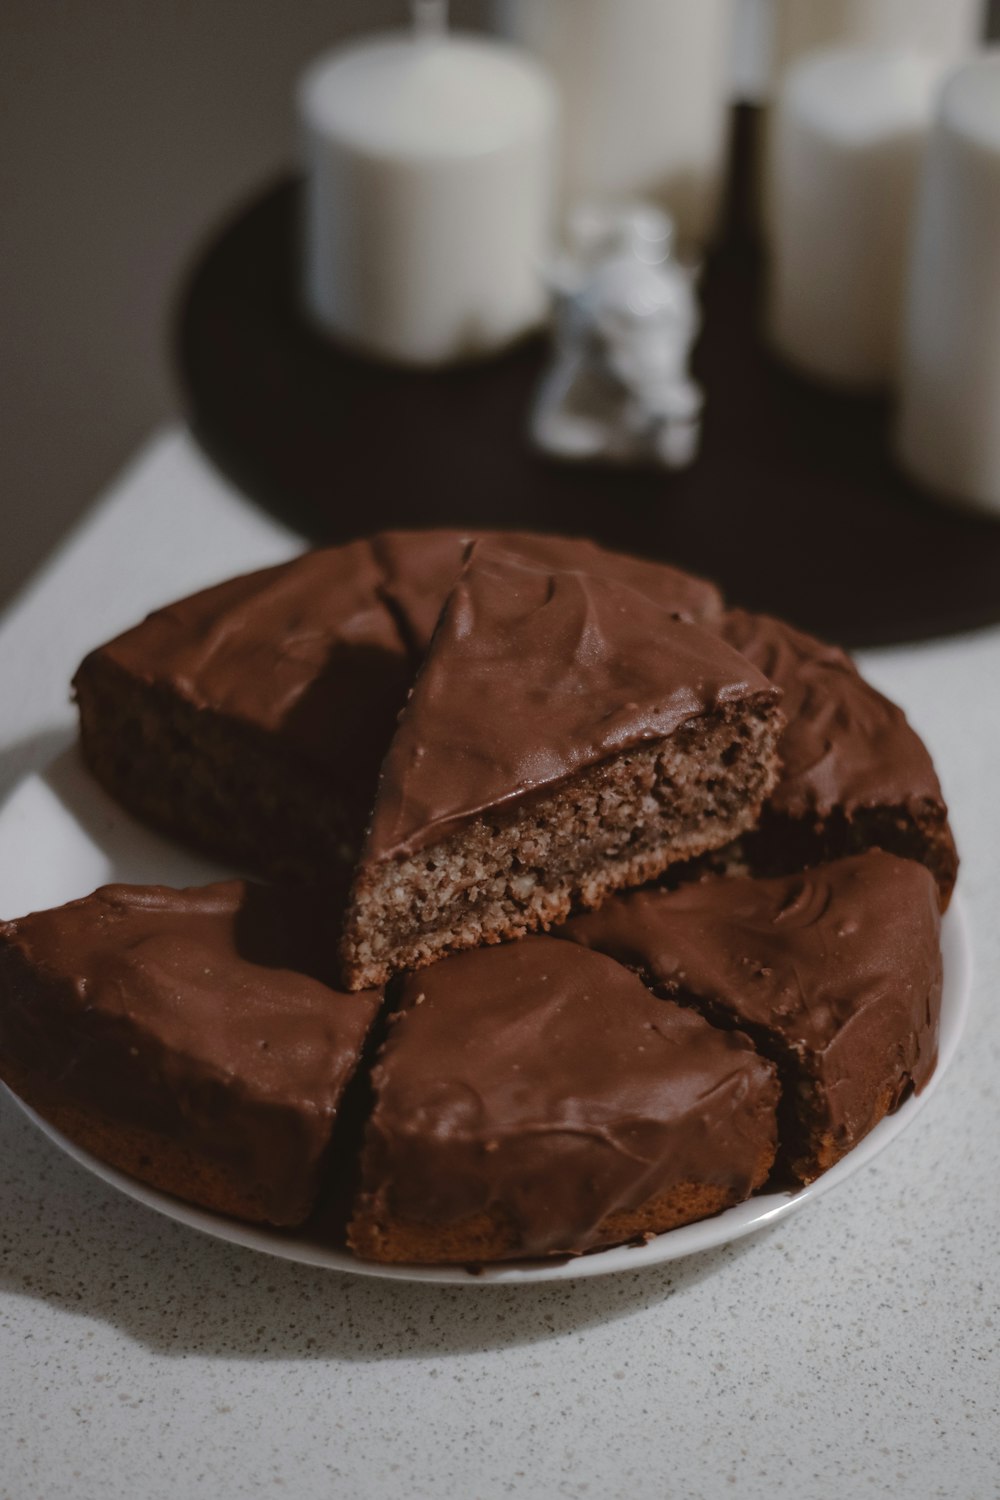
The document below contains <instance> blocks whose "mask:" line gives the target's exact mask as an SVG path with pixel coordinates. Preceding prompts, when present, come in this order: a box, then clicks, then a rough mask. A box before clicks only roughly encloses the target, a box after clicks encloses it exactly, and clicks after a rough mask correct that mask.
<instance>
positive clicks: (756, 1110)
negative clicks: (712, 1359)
mask: <svg viewBox="0 0 1000 1500" xmlns="http://www.w3.org/2000/svg"><path fill="white" fill-rule="evenodd" d="M372 1087H373V1094H374V1105H373V1109H372V1113H371V1115H370V1117H369V1120H368V1125H367V1128H366V1135H365V1141H364V1146H363V1152H362V1174H361V1192H360V1195H359V1198H358V1201H357V1204H356V1207H355V1210H354V1214H353V1218H352V1221H351V1224H350V1228H349V1232H348V1238H349V1242H350V1244H351V1247H352V1248H353V1249H354V1250H355V1252H356V1253H357V1254H358V1255H360V1256H362V1257H364V1258H366V1259H370V1260H378V1261H403V1262H421V1261H424V1262H430V1263H435V1264H441V1263H447V1262H458V1263H469V1262H476V1261H490V1260H504V1259H510V1258H518V1257H532V1256H544V1255H552V1254H574V1253H579V1252H581V1251H585V1250H593V1249H597V1248H599V1247H601V1246H608V1245H613V1244H620V1243H623V1242H625V1241H628V1240H633V1239H638V1238H648V1237H649V1236H651V1235H654V1234H659V1233H661V1232H662V1231H664V1230H668V1229H673V1228H675V1227H677V1226H678V1225H680V1224H686V1223H688V1222H690V1221H692V1220H695V1219H701V1218H705V1217H706V1216H708V1215H709V1214H714V1213H717V1212H718V1211H719V1210H720V1209H723V1208H727V1207H729V1206H730V1205H731V1204H734V1203H739V1202H742V1201H743V1199H745V1198H746V1197H748V1196H749V1194H750V1193H751V1192H753V1190H754V1189H755V1188H757V1187H759V1186H760V1185H761V1183H762V1182H763V1181H764V1180H765V1178H766V1177H767V1174H768V1171H769V1169H770V1166H771V1162H772V1160H773V1157H774V1150H775V1138H776V1128H775V1108H776V1103H777V1097H778V1089H777V1085H776V1082H775V1077H774V1070H773V1068H772V1066H771V1065H770V1064H769V1063H767V1062H766V1061H764V1060H763V1059H762V1058H761V1057H759V1056H758V1055H757V1054H756V1053H755V1052H754V1050H753V1048H752V1047H751V1045H750V1043H749V1042H748V1041H747V1039H746V1038H745V1037H741V1036H740V1035H739V1034H738V1033H736V1032H734V1031H731V1030H729V1031H720V1030H716V1029H715V1028H713V1027H712V1026H710V1025H708V1024H707V1023H706V1022H705V1021H703V1020H702V1019H701V1017H700V1016H697V1015H695V1014H694V1013H693V1012H692V1011H685V1010H683V1009H681V1007H679V1006H677V1005H673V1004H671V1003H670V1002H668V1001H663V1000H658V999H656V998H655V997H654V996H653V995H651V994H650V993H649V991H648V990H647V989H646V988H645V987H644V986H643V985H642V984H641V983H640V982H639V981H638V980H637V979H636V978H635V976H634V975H632V974H630V973H628V971H627V970H626V969H624V968H622V967H621V966H620V965H619V964H616V963H614V962H612V961H611V960H610V959H608V958H604V957H602V956H601V955H599V954H596V953H588V952H587V951H586V950H585V949H583V948H578V947H575V946H574V945H573V944H571V943H565V942H560V941H558V940H557V939H556V938H551V937H531V938H525V939H524V940H523V941H522V942H520V943H510V944H505V945H503V946H501V947H498V948H489V949H484V950H481V951H479V952H476V953H462V954H459V955H457V956H456V957H454V958H449V959H446V960H445V961H444V962H443V963H440V964H435V965H434V966H433V967H432V968H430V969H427V970H425V971H424V972H422V973H420V974H416V975H408V976H407V978H406V980H405V981H404V982H403V986H402V995H401V1009H400V1010H399V1011H398V1012H397V1013H396V1014H395V1015H393V1016H392V1017H391V1018H390V1022H389V1030H388V1037H387V1040H386V1041H385V1043H384V1044H383V1047H382V1050H381V1052H380V1054H379V1057H378V1059H377V1061H376V1064H375V1067H374V1068H373V1070H372Z"/></svg>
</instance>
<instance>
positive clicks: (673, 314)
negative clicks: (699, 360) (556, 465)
mask: <svg viewBox="0 0 1000 1500" xmlns="http://www.w3.org/2000/svg"><path fill="white" fill-rule="evenodd" d="M696 279H697V272H696V271H695V270H693V269H692V268H690V267H688V266H685V265H683V264H681V262H680V261H678V260H677V259H675V258H674V255H673V224H672V222H671V220H670V218H669V216H668V215H667V214H666V213H664V212H663V211H662V210H660V209H658V208H654V207H652V206H647V205H644V204H640V205H634V206H628V207H608V208H603V207H600V206H588V207H586V208H582V209H580V210H578V212H577V213H576V214H575V215H574V216H573V219H572V221H571V224H570V245H569V249H568V251H567V252H566V253H565V254H564V255H563V256H562V257H561V258H560V260H559V261H557V263H556V264H555V266H554V267H553V268H552V272H551V276H550V281H551V284H552V289H553V292H554V294H555V357H554V360H553V364H552V367H551V369H550V370H549V372H548V374H547V375H546V376H545V379H544V380H543V382H542V385H541V388H540V390H539V393H538V397H537V400H536V403H535V408H534V413H533V416H532V435H533V437H534V440H535V442H536V443H537V444H538V446H539V447H540V448H542V449H543V450H544V451H545V452H546V453H550V454H552V455H553V456H555V457H558V458H564V459H577V460H586V459H591V460H593V459H609V460H613V461H617V462H622V463H642V462H646V463H649V462H654V463H660V464H663V465H665V466H666V467H667V468H671V469H676V468H682V467H684V466H685V465H686V464H689V463H690V462H691V461H692V460H693V459H694V457H695V455H696V453H697V450H698V439H699V433H700V420H701V410H702V405H703V397H702V392H701V389H700V387H699V386H698V385H697V384H696V383H695V382H694V381H693V380H692V379H691V376H690V373H689V370H688V361H689V359H690V354H691V347H692V345H693V344H694V341H695V339H696V337H697V334H698V330H699V327H700V322H701V318H700V310H699V306H698V298H697V294H696V292H695V282H696Z"/></svg>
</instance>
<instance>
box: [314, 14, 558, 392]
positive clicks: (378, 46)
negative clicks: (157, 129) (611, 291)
mask: <svg viewBox="0 0 1000 1500" xmlns="http://www.w3.org/2000/svg"><path fill="white" fill-rule="evenodd" d="M298 105H299V115H300V121H301V127H302V135H303V140H304V154H305V174H306V186H305V226H304V229H305V236H304V241H305V242H304V272H305V300H306V305H307V308H308V309H309V311H310V312H311V314H312V316H313V317H314V318H315V319H316V321H317V322H318V323H319V325H320V326H321V327H322V328H323V329H325V330H326V331H328V332H329V333H331V334H333V335H335V336H336V337H338V338H340V339H342V340H344V341H346V342H347V343H349V344H351V345H354V346H356V347H357V348H359V349H360V350H362V351H364V352H367V353H369V354H372V355H376V356H378V357H381V358H384V359H388V360H392V361H397V362H402V363H406V364H414V365H438V364H444V363H447V362H450V361H453V360H458V359H463V358H468V357H473V356H479V355H484V354H488V353H491V352H493V351H494V350H497V349H499V348H501V347H502V346H503V345H505V344H507V343H509V342H510V341H511V340H513V339H515V338H517V337H518V335H520V334H522V333H524V332H525V331H526V330H528V329H530V328H531V327H533V326H535V325H536V324H537V323H538V322H539V321H540V320H541V319H542V318H543V316H544V314H545V310H546V300H547V299H546V294H545V290H544V287H543V280H542V272H543V269H544V263H545V261H546V258H547V256H548V255H549V253H550V227H551V220H552V213H553V207H554V202H553V195H554V191H555V186H554V171H555V129H556V123H557V114H558V103H557V99H556V94H555V89H554V87H553V85H552V83H551V82H550V80H549V78H548V77H547V75H546V74H545V71H544V69H543V68H542V67H541V66H540V65H539V64H538V62H537V61H536V60H535V59H533V58H531V57H528V56H526V55H522V54H520V53H519V52H517V51H516V49H514V48H512V47H509V46H507V45H505V44H504V43H501V42H497V41H493V40H490V39H488V38H480V37H473V36H462V35H448V34H446V33H445V32H444V31H443V29H442V30H440V31H438V30H435V29H429V30H426V31H423V32H419V33H418V32H417V31H415V32H414V33H399V34H396V33H390V34H387V35H384V36H381V37H378V38H375V39H370V40H367V41H364V42H361V43H359V44H356V45H352V46H348V47H345V48H343V49H342V50H339V51H337V52H334V53H332V54H330V55H329V56H327V57H324V58H321V59H320V60H319V61H318V62H317V63H316V64H315V65H314V66H313V67H312V68H310V69H309V71H308V72H307V73H306V75H305V77H304V78H303V80H302V83H301V85H300V88H299V95H298Z"/></svg>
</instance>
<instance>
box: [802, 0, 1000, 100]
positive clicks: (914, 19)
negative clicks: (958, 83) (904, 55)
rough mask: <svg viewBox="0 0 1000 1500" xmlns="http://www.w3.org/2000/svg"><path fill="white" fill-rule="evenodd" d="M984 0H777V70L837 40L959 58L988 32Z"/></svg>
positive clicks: (838, 44)
mask: <svg viewBox="0 0 1000 1500" xmlns="http://www.w3.org/2000/svg"><path fill="white" fill-rule="evenodd" d="M984 13H985V0H775V8H774V46H773V72H774V77H775V79H776V80H777V79H780V77H781V75H782V74H783V73H784V72H785V70H786V68H787V67H788V66H789V64H790V63H793V62H794V61H795V59H796V58H798V57H801V56H803V55H804V54H805V53H807V52H816V51H818V50H819V49H820V48H826V47H833V46H846V47H885V48H906V49H912V50H915V51H923V52H931V53H935V54H937V55H939V56H942V57H949V58H959V57H962V56H963V55H964V54H965V53H966V52H968V51H970V50H971V48H973V47H974V46H975V45H976V44H977V42H979V41H980V40H981V38H982V35H983V29H984Z"/></svg>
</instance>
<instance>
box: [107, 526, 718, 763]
mask: <svg viewBox="0 0 1000 1500" xmlns="http://www.w3.org/2000/svg"><path fill="white" fill-rule="evenodd" d="M469 542H470V536H469V535H467V534H464V533H462V532H457V531H429V532H388V533H383V534H381V535H378V536H375V537H373V538H371V539H364V540H361V541H356V542H350V543H348V544H347V545H345V546H341V547H329V548H324V549H322V550H320V551H317V552H308V553H305V554H304V555H303V556H302V557H298V558H295V559H293V561H291V562H288V563H282V564H280V565H279V566H277V567H273V568H266V569H264V570H262V571H261V572H257V573H251V574H248V575H245V576H243V577H239V578H233V579H230V580H229V581H228V582H226V583H221V584H218V585H217V586H216V587H214V588H210V589H205V590H203V591H202V592H201V593H198V594H193V595H191V596H190V597H188V598H186V599H181V600H178V601H177V602H176V603H174V604H170V605H168V606H166V607H165V608H164V609H160V610H157V611H155V613H153V614H151V615H150V616H149V617H148V618H147V619H146V620H144V621H143V622H142V623H141V624H139V625H137V626H135V627H134V628H133V629H131V630H129V631H126V632H125V634H124V635H120V636H118V637H117V638H116V639H115V640H113V641H110V642H108V643H107V644H106V645H105V646H102V647H100V648H99V654H100V655H101V656H103V657H104V658H106V659H107V660H110V661H112V662H114V663H116V664H117V665H118V666H119V667H121V668H122V669H124V670H125V671H127V672H128V673H130V674H131V675H133V676H135V677H137V678H138V679H139V680H140V681H143V682H145V683H147V684H159V685H162V686H164V687H167V688H169V689H170V690H171V691H173V692H176V693H177V694H179V695H180V697H182V698H183V699H185V701H187V702H188V703H190V704H191V705H193V706H194V707H195V708H202V709H209V710H211V711H213V712H215V713H219V714H223V715H225V716H227V717H229V718H231V719H234V720H237V721H239V722H240V723H242V724H244V725H248V726H251V727H252V728H254V729H257V730H261V731H263V732H265V733H268V734H275V733H277V734H280V736H281V738H282V740H283V741H284V742H285V743H286V744H287V746H288V747H289V748H290V749H291V750H293V751H294V752H295V753H297V754H301V755H304V756H305V757H307V759H308V760H309V761H310V762H311V763H313V764H316V765H318V766H320V767H321V768H324V769H328V770H332V771H335V772H338V773H340V774H358V775H361V777H362V780H363V781H366V782H367V783H368V784H369V785H370V789H371V790H372V791H374V787H375V782H376V778H377V774H378V766H379V763H380V761H381V759H382V756H383V755H384V753H385V750H386V747H387V746H388V744H389V740H390V738H391V736H392V731H393V727H394V725H395V720H396V715H397V714H398V712H399V710H400V708H401V707H402V705H403V703H404V702H405V700H406V694H407V690H408V688H409V686H410V683H411V681H412V679H413V675H414V672H415V671H416V667H417V665H418V663H419V660H420V657H421V656H422V655H423V652H424V650H425V649H426V646H427V642H428V641H429V639H430V636H431V634H432V633H433V630H434V625H435V623H436V621H437V618H438V615H439V614H440V612H441V608H442V606H443V604H444V602H445V599H446V598H447V596H448V593H449V591H450V590H451V588H452V586H453V585H454V583H455V581H456V579H457V578H458V576H459V573H460V572H461V570H462V565H463V561H464V558H465V554H466V552H467V550H468V547H469ZM504 545H505V546H510V547H512V548H515V549H519V550H522V551H524V552H526V553H527V555H529V556H536V555H537V556H540V557H545V558H548V557H549V556H550V555H551V556H552V557H559V556H560V555H561V554H563V553H564V552H565V554H566V555H567V557H569V558H571V559H572V560H573V564H572V565H574V566H575V565H576V560H577V559H580V560H583V559H586V560H587V561H588V564H590V565H593V566H594V567H598V568H603V569H605V570H607V571H608V572H609V573H611V574H620V575H621V576H623V577H625V578H627V579H629V580H630V581H635V582H636V583H638V582H640V581H641V582H642V584H643V586H644V587H645V588H646V590H647V591H648V592H649V593H651V594H655V593H657V591H658V593H659V595H661V596H662V599H663V602H664V604H665V606H666V607H668V608H670V609H672V610H675V611H676V612H677V613H679V614H683V615H689V614H690V615H691V616H692V617H695V616H697V617H698V618H702V617H704V618H706V619H716V618H717V617H718V616H719V615H720V613H721V600H720V597H719V594H718V592H717V590H716V589H714V588H713V587H712V585H711V584H708V583H704V582H702V581H701V580H700V579H696V578H691V577H689V576H688V575H687V574H685V573H681V572H678V571H677V570H676V569H673V568H668V567H660V566H659V565H658V564H655V563H644V562H642V561H640V560H639V559H637V558H627V557H623V556H619V555H618V554H615V553H609V552H605V551H604V550H603V549H602V548H600V547H598V546H596V545H595V544H594V543H592V542H585V541H574V540H572V539H570V538H566V539H563V538H559V537H533V536H521V535H517V534H511V536H510V537H505V538H504Z"/></svg>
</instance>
